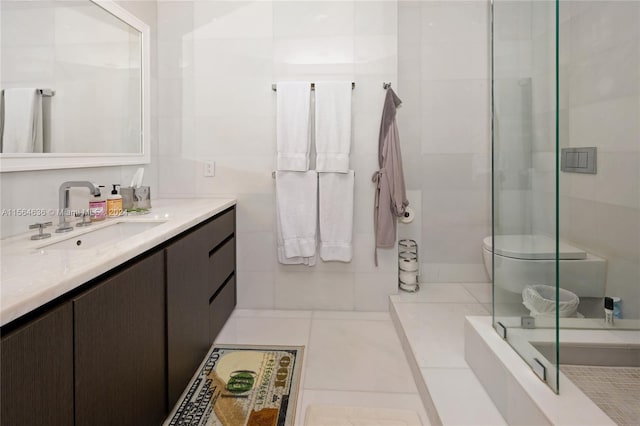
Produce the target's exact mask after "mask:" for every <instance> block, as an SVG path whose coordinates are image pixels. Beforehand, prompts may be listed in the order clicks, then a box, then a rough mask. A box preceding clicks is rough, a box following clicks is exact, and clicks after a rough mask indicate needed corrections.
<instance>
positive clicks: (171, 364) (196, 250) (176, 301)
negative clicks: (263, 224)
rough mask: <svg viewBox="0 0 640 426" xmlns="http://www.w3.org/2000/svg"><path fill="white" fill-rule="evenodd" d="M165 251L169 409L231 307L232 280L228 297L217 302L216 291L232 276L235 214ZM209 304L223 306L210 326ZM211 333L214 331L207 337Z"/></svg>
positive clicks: (218, 219) (224, 215)
mask: <svg viewBox="0 0 640 426" xmlns="http://www.w3.org/2000/svg"><path fill="white" fill-rule="evenodd" d="M165 252H166V262H167V365H168V381H169V383H168V402H169V407H172V406H173V405H174V404H175V403H176V401H177V400H178V398H179V397H180V395H181V394H182V392H183V390H184V388H185V387H186V386H187V384H188V383H189V380H190V379H191V377H192V376H193V374H194V372H195V371H196V369H197V368H198V366H199V365H200V363H201V362H202V359H203V358H204V356H205V355H206V353H207V350H208V349H209V347H210V346H211V343H212V342H213V339H214V338H215V336H216V335H217V334H218V332H219V331H220V329H221V328H222V325H224V322H225V321H226V320H227V318H228V317H229V314H230V313H231V311H232V310H233V307H234V306H235V281H233V282H232V283H231V284H232V285H230V286H229V287H228V290H227V292H232V293H233V297H229V296H228V295H226V294H224V295H222V298H221V299H220V300H218V295H219V294H221V293H220V292H219V290H220V289H221V288H222V287H223V284H225V283H226V284H228V283H229V281H228V280H227V278H229V277H230V276H232V275H234V272H235V210H234V209H231V210H228V211H226V212H224V213H222V214H221V215H219V216H217V217H216V218H215V219H214V220H212V221H209V222H207V223H205V224H203V225H201V226H199V227H198V228H196V229H194V230H193V231H191V232H190V233H188V234H186V235H185V236H183V237H182V238H180V239H179V240H177V241H175V242H173V243H172V244H170V245H169V246H167V248H166V249H165ZM225 287H226V286H225ZM222 299H224V300H225V301H224V302H221V300H222ZM211 304H214V305H220V304H224V306H220V307H219V309H218V311H219V313H218V315H219V318H216V321H215V323H214V324H211V319H210V306H211ZM229 304H232V305H231V306H228V305H229ZM226 310H228V311H229V312H228V314H226V315H225V314H224V312H225V311H226ZM212 329H217V331H216V332H215V333H212Z"/></svg>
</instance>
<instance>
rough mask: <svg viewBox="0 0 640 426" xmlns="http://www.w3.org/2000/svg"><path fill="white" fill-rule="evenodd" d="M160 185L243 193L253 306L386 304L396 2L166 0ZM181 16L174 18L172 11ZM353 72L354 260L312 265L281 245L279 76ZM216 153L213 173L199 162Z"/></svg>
mask: <svg viewBox="0 0 640 426" xmlns="http://www.w3.org/2000/svg"><path fill="white" fill-rule="evenodd" d="M158 16H159V28H160V33H161V34H160V36H159V37H160V42H161V43H163V44H164V43H166V44H167V46H168V47H169V48H168V49H165V50H162V51H161V52H159V55H160V58H159V59H160V64H161V67H167V68H168V69H167V70H164V69H163V70H162V71H161V73H160V75H161V88H160V90H161V95H162V96H164V98H163V99H164V100H165V101H163V103H165V102H169V103H170V105H165V107H164V108H163V110H162V111H161V114H162V119H163V120H165V119H168V122H167V123H166V124H163V125H162V126H163V127H164V128H166V129H167V133H166V134H163V135H162V138H161V141H160V152H161V158H160V161H161V164H162V165H163V167H162V171H163V173H162V176H161V183H160V191H161V195H167V196H176V195H179V194H180V193H182V194H184V195H188V196H196V197H199V196H202V197H204V196H225V195H226V196H234V197H237V198H238V216H237V226H238V232H237V236H238V239H237V253H238V298H239V300H238V303H239V305H240V306H242V307H246V308H258V307H259V308H274V307H277V308H281V309H298V308H299V309H342V310H356V309H357V310H387V309H388V305H387V302H386V300H387V296H388V295H389V294H392V293H395V292H396V284H397V278H396V272H395V265H396V260H395V256H396V252H395V250H381V251H380V266H379V267H378V268H377V269H376V268H375V266H374V265H373V244H374V241H373V221H372V208H373V207H372V206H373V190H374V188H373V186H372V185H373V184H372V183H371V174H372V173H373V172H374V170H376V168H377V143H378V130H379V120H380V113H381V111H382V101H383V99H384V91H383V90H382V82H383V81H392V82H395V81H396V80H397V34H398V31H397V4H396V2H395V1H365V2H356V1H346V2H324V1H311V2H303V3H301V2H293V1H291V2H286V1H284V2H282V1H277V2H276V1H274V2H272V1H266V2H259V1H254V2H224V1H208V2H201V1H198V2H191V1H186V2H159V3H158ZM174 16H175V21H174V18H173V17H174ZM289 79H301V80H308V81H316V80H336V79H338V80H350V81H355V82H356V90H354V92H353V101H352V102H353V103H352V111H353V137H352V156H351V167H352V168H353V169H354V170H355V172H356V193H355V206H356V217H355V221H354V223H355V225H354V227H355V229H354V239H353V242H354V260H353V261H352V262H351V263H349V264H342V263H326V264H325V263H323V262H321V261H319V262H318V265H317V266H315V267H313V268H308V267H304V266H283V265H279V264H278V263H277V260H276V255H275V249H276V245H275V233H274V230H275V227H274V223H275V217H274V208H275V205H274V181H273V179H272V178H271V172H272V171H273V170H274V168H275V147H276V144H275V96H276V94H275V93H274V92H273V91H272V90H271V84H272V83H273V82H277V81H279V80H289ZM205 160H211V161H215V163H216V176H215V177H214V178H205V177H203V176H202V175H203V173H202V162H203V161H205Z"/></svg>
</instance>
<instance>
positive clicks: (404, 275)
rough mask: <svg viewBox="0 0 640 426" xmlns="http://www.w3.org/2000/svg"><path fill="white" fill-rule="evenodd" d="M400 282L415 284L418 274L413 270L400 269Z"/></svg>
mask: <svg viewBox="0 0 640 426" xmlns="http://www.w3.org/2000/svg"><path fill="white" fill-rule="evenodd" d="M400 282H402V283H404V284H415V283H417V282H418V275H417V274H416V273H415V272H406V271H400Z"/></svg>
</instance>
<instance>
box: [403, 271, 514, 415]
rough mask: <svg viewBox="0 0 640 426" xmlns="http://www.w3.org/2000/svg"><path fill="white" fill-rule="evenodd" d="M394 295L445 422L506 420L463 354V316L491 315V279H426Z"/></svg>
mask: <svg viewBox="0 0 640 426" xmlns="http://www.w3.org/2000/svg"><path fill="white" fill-rule="evenodd" d="M420 286H421V288H420V291H419V292H418V293H401V294H398V295H396V296H391V301H392V309H393V312H394V313H395V315H397V318H398V320H399V321H400V323H401V325H402V330H403V332H404V334H405V336H406V338H407V341H408V343H409V345H410V347H411V352H412V356H413V357H414V359H415V361H416V363H417V366H418V368H419V370H420V372H421V374H422V377H423V380H424V381H425V383H426V386H427V388H428V391H429V394H430V396H431V399H432V400H433V404H434V405H435V408H436V410H437V412H438V416H439V417H440V420H441V421H442V423H443V424H445V425H501V424H506V423H505V421H504V419H503V418H502V416H501V415H500V413H499V411H498V409H497V408H496V407H495V405H494V404H493V402H492V401H491V399H490V397H489V395H488V394H487V392H486V391H485V390H484V388H483V386H482V384H481V383H480V382H479V381H478V379H477V378H476V376H475V375H474V373H473V372H472V371H471V369H470V368H469V366H468V365H467V363H466V361H465V359H464V320H465V316H467V315H489V310H490V307H491V285H490V284H482V283H478V284H455V283H446V284H421V285H420Z"/></svg>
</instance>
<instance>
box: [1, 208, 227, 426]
mask: <svg viewBox="0 0 640 426" xmlns="http://www.w3.org/2000/svg"><path fill="white" fill-rule="evenodd" d="M235 262H236V257H235V208H234V207H232V208H230V209H227V210H225V211H224V212H222V213H219V214H218V215H216V216H215V217H213V218H211V219H208V220H207V221H205V222H204V223H201V224H199V225H196V226H195V227H194V228H191V229H190V230H187V231H186V232H184V233H182V234H180V235H178V236H177V237H174V238H173V239H172V240H170V241H169V242H168V243H164V244H162V245H161V246H158V247H157V248H155V249H152V250H150V251H148V252H147V253H145V254H142V255H140V256H139V257H138V258H136V259H133V260H131V261H129V262H128V263H127V264H125V265H121V266H120V267H118V268H116V269H115V270H113V271H111V272H108V273H106V274H104V275H103V276H101V277H98V278H96V279H95V280H93V281H92V282H90V283H87V284H86V285H84V286H82V287H80V288H78V289H76V290H74V291H73V292H72V293H70V294H69V295H66V296H63V297H61V298H60V299H58V300H57V301H56V302H55V303H53V302H52V303H51V304H50V305H51V307H43V308H40V309H38V312H37V313H31V314H27V315H26V316H25V317H23V318H20V319H18V320H16V321H14V322H12V323H10V324H8V325H5V326H3V327H2V330H1V331H2V341H1V347H0V351H1V357H2V358H1V359H0V369H1V373H2V376H1V377H0V381H1V393H0V410H1V412H0V414H1V416H2V417H0V422H1V423H2V424H3V425H4V424H7V425H12V426H13V425H32V424H50V425H77V426H83V425H92V426H93V425H114V424H117V425H129V424H131V425H134V424H135V425H146V424H149V425H151V424H160V423H161V422H162V420H163V418H164V417H165V416H166V415H167V414H168V411H169V410H170V409H171V408H172V407H173V405H174V404H175V402H176V401H177V399H178V398H179V396H180V395H181V393H182V391H183V390H184V388H185V387H186V385H187V384H188V382H189V379H190V378H191V377H192V376H193V374H194V373H195V371H196V369H197V367H198V366H199V364H200V362H201V361H202V359H203V358H204V356H205V354H206V352H207V349H208V348H209V347H210V346H211V343H212V342H213V340H214V339H215V337H216V335H217V334H218V332H219V331H220V329H222V326H223V325H224V323H225V322H226V320H227V319H228V317H229V315H230V314H231V312H232V311H233V309H234V307H235V304H236V282H235Z"/></svg>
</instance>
